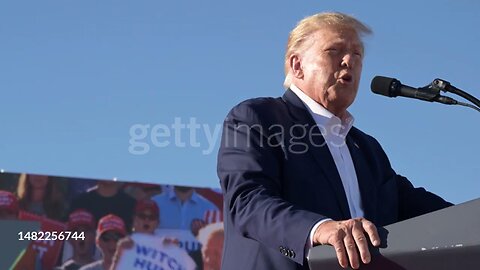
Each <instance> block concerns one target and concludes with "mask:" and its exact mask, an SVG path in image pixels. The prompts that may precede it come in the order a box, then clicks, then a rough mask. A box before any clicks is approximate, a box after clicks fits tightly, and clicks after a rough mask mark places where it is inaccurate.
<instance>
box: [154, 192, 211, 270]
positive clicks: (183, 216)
mask: <svg viewBox="0 0 480 270" xmlns="http://www.w3.org/2000/svg"><path fill="white" fill-rule="evenodd" d="M152 200H154V201H155V202H156V203H157V204H158V206H159V208H160V225H159V226H158V229H159V230H157V232H162V231H163V230H164V229H177V230H183V231H187V232H191V234H190V233H188V234H189V236H190V238H191V239H190V240H185V241H181V242H183V243H182V244H183V248H185V249H186V250H187V251H188V254H189V255H190V256H191V257H192V258H193V259H194V260H195V263H196V264H197V266H198V270H202V268H203V262H202V252H201V244H200V243H199V242H198V241H197V240H196V239H195V236H197V234H198V231H199V230H200V229H201V228H202V227H203V226H205V225H206V222H205V220H204V217H205V213H206V212H207V211H208V210H211V211H218V207H216V206H215V205H214V204H213V203H212V202H210V201H209V200H207V199H206V198H204V197H203V196H201V195H200V194H198V193H197V192H196V191H195V189H194V188H193V187H187V186H174V187H173V189H165V190H164V192H163V193H162V194H160V195H157V196H154V197H153V198H152ZM166 237H170V235H168V234H167V235H166Z"/></svg>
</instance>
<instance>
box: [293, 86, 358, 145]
mask: <svg viewBox="0 0 480 270" xmlns="http://www.w3.org/2000/svg"><path fill="white" fill-rule="evenodd" d="M290 90H292V91H293V93H295V94H296V95H297V96H298V98H300V100H301V101H302V102H303V104H305V106H306V107H307V109H308V111H309V112H310V114H311V115H312V117H313V119H314V120H315V123H316V124H317V125H319V126H323V127H324V128H325V131H326V132H327V134H324V135H327V136H330V135H333V136H339V135H341V136H342V137H345V136H346V135H347V134H348V132H349V131H350V129H351V128H352V126H353V122H354V121H355V118H354V117H353V115H352V114H350V112H348V111H347V112H346V114H345V115H346V117H345V119H343V121H342V120H341V119H340V118H339V117H337V116H336V115H334V114H333V113H331V112H330V111H328V110H327V109H326V108H325V107H323V106H322V105H320V104H319V103H317V102H316V101H315V100H313V99H312V98H311V97H309V96H308V95H307V94H305V93H304V92H303V91H302V90H301V89H300V88H298V87H297V86H295V85H294V84H291V85H290ZM338 128H340V129H338Z"/></svg>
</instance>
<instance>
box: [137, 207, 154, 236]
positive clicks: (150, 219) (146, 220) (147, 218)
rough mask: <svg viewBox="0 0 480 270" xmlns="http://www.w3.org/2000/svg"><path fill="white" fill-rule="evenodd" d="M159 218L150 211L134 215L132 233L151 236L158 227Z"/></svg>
mask: <svg viewBox="0 0 480 270" xmlns="http://www.w3.org/2000/svg"><path fill="white" fill-rule="evenodd" d="M158 224H159V217H158V216H157V215H156V213H153V212H152V211H151V210H150V209H147V210H144V211H142V212H139V213H135V216H134V218H133V231H135V232H140V233H148V234H153V233H154V231H155V229H156V228H157V227H158Z"/></svg>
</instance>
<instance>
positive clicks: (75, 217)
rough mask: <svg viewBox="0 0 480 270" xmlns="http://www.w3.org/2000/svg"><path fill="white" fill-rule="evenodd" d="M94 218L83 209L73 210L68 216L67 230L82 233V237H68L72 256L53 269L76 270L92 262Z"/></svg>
mask: <svg viewBox="0 0 480 270" xmlns="http://www.w3.org/2000/svg"><path fill="white" fill-rule="evenodd" d="M95 224H96V221H95V218H94V217H93V215H92V214H91V213H90V212H88V211H86V210H83V209H77V210H75V211H73V212H72V213H71V214H70V215H69V218H68V223H67V225H68V227H67V228H68V230H69V231H71V232H77V233H78V234H79V235H80V234H81V233H83V236H84V237H85V238H84V239H73V238H70V239H69V240H68V242H69V243H70V245H71V246H72V247H73V256H72V258H70V259H69V260H67V261H66V262H65V263H63V264H62V266H60V267H57V268H56V269H55V270H78V269H80V267H82V266H84V265H86V264H89V263H92V262H93V261H94V255H95Z"/></svg>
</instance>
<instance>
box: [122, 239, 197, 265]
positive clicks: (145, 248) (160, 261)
mask: <svg viewBox="0 0 480 270" xmlns="http://www.w3.org/2000/svg"><path fill="white" fill-rule="evenodd" d="M131 238H132V240H133V242H134V246H133V248H131V249H125V250H124V251H123V253H122V257H121V258H120V259H119V261H118V264H117V267H116V270H153V269H155V270H195V269H196V264H195V262H194V261H193V260H192V258H190V256H189V255H188V253H187V252H186V251H185V250H184V249H182V248H180V247H178V246H176V245H175V244H164V243H163V240H164V238H163V237H158V236H152V235H148V234H140V233H136V234H132V236H131Z"/></svg>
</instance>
